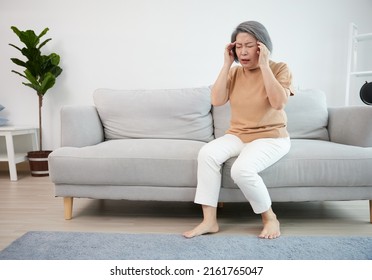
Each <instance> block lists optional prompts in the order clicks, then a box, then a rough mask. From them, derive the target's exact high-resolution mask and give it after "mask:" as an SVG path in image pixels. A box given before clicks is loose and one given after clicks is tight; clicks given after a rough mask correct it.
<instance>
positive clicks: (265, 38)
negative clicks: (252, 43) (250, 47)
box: [231, 21, 273, 62]
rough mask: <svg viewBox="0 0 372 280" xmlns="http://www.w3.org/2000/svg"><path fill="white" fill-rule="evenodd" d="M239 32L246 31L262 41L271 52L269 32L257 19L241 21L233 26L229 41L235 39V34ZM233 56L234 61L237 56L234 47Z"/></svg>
mask: <svg viewBox="0 0 372 280" xmlns="http://www.w3.org/2000/svg"><path fill="white" fill-rule="evenodd" d="M239 33H248V34H250V35H252V36H253V37H255V38H256V39H257V40H258V41H260V42H262V43H263V44H264V45H265V46H266V47H267V49H268V50H269V51H270V53H271V52H272V50H273V44H272V42H271V39H270V35H269V32H267V29H266V28H265V26H263V25H262V24H261V23H259V22H257V21H245V22H242V23H241V24H239V25H238V26H237V27H236V28H235V30H234V32H233V33H232V34H231V43H233V42H235V41H236V36H237V35H238V34H239ZM234 58H235V61H236V62H238V57H237V55H236V53H235V49H234Z"/></svg>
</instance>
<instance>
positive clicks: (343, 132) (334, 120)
mask: <svg viewBox="0 0 372 280" xmlns="http://www.w3.org/2000/svg"><path fill="white" fill-rule="evenodd" d="M328 112H329V119H328V133H329V138H330V140H331V141H332V142H336V143H340V144H346V145H353V146H360V147H372V107H368V106H349V107H334V108H328Z"/></svg>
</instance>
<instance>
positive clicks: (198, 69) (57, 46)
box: [0, 0, 372, 149]
mask: <svg viewBox="0 0 372 280" xmlns="http://www.w3.org/2000/svg"><path fill="white" fill-rule="evenodd" d="M371 11H372V1H371V0H350V1H349V0H309V1H305V0H281V1H279V0H266V1H257V0H254V1H252V0H229V1H225V0H223V1H222V0H178V1H176V0H153V1H151V0H133V1H129V0H79V1H75V0H64V1H51V0H32V1H29V0H24V1H21V0H12V1H6V0H0V38H1V42H0V77H1V82H0V104H3V105H4V106H5V107H6V109H5V110H4V111H3V112H1V115H2V116H4V115H5V116H6V117H7V118H9V119H10V123H11V124H19V125H20V124H31V125H35V126H37V98H36V94H35V93H34V92H33V91H32V90H31V89H29V88H27V87H25V86H23V85H22V84H21V82H22V78H21V77H19V76H17V75H15V74H13V73H11V72H10V71H11V70H12V69H17V66H15V65H13V64H12V62H11V61H10V59H9V58H10V57H19V58H20V56H19V54H18V52H17V51H16V50H15V49H13V48H11V47H10V46H9V45H8V43H14V44H16V45H19V42H18V38H17V37H16V36H15V34H14V33H13V32H12V31H11V29H10V26H12V25H15V26H17V27H18V28H20V29H21V30H25V29H33V30H35V31H36V32H37V33H39V32H40V31H41V30H42V29H43V28H45V27H49V28H50V31H49V32H48V33H47V36H45V38H49V37H51V38H52V39H53V40H52V41H51V42H50V43H48V44H47V45H46V46H45V47H44V50H45V51H48V52H50V51H54V52H56V53H58V54H60V55H61V67H62V68H63V73H62V74H61V76H60V77H59V78H58V79H57V83H56V86H55V87H54V88H53V89H51V90H50V91H49V92H48V93H47V94H46V96H45V103H44V107H43V112H44V125H43V128H44V135H43V136H44V148H48V149H54V148H56V147H58V146H59V145H60V139H59V138H60V133H59V129H60V127H59V110H60V108H61V106H63V105H66V104H92V103H93V101H92V92H93V91H94V89H96V88H99V87H107V88H116V89H135V88H178V87H194V86H202V85H210V84H212V83H213V82H214V80H215V78H216V75H217V74H218V72H219V69H220V66H221V63H222V59H223V50H224V47H225V44H226V43H227V42H228V41H229V39H230V34H231V32H232V30H233V29H234V27H235V26H236V25H237V24H239V23H240V22H242V21H245V20H258V21H260V22H262V23H263V24H264V25H265V26H266V27H267V29H268V30H269V32H270V34H271V36H272V40H273V43H274V52H273V57H272V58H273V60H276V61H285V62H287V63H288V64H289V66H290V68H291V69H292V72H293V75H294V84H295V86H296V87H297V88H302V89H303V88H319V89H322V90H323V91H325V92H326V94H327V98H328V103H329V104H330V105H331V106H339V105H342V104H343V103H344V95H345V78H346V63H347V62H346V60H347V42H348V41H347V40H348V28H349V23H350V22H355V23H356V24H357V25H358V26H359V30H360V32H362V33H366V32H372V16H371ZM18 69H19V68H18ZM19 70H21V69H19ZM356 87H357V88H358V89H359V88H360V85H356ZM358 94H359V93H358V92H357V91H355V92H354V95H353V96H352V97H351V102H352V103H355V104H359V103H360V101H359V100H358V96H357V95H358Z"/></svg>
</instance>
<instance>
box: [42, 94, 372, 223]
mask: <svg viewBox="0 0 372 280" xmlns="http://www.w3.org/2000/svg"><path fill="white" fill-rule="evenodd" d="M93 99H94V105H92V106H88V105H87V106H66V107H63V108H62V110H61V135H62V142H61V147H60V148H57V149H56V150H54V151H53V152H52V153H51V154H50V156H49V169H50V178H51V180H52V182H53V183H54V184H55V195H56V196H57V197H63V198H64V207H65V219H71V218H72V204H73V198H81V197H83V198H93V199H123V200H154V201H193V199H194V193H195V187H196V184H197V176H196V170H197V155H198V152H199V150H200V148H201V147H202V146H203V145H204V144H205V143H207V142H209V141H211V140H212V139H214V138H216V137H220V136H221V135H223V133H224V131H225V130H226V129H227V127H228V125H229V118H230V108H229V104H226V105H224V106H220V107H211V105H210V88H209V87H200V88H186V89H172V90H120V91H119V90H109V89H98V90H96V91H95V92H94V94H93ZM285 110H286V112H287V116H288V130H289V133H290V135H291V139H292V147H291V150H290V152H289V153H288V154H287V155H286V156H285V157H284V158H283V159H281V160H280V161H279V162H277V163H276V164H274V165H273V166H271V167H269V168H267V169H266V170H265V171H263V172H262V173H261V175H262V177H263V179H264V181H265V182H266V184H267V186H268V188H269V192H270V195H271V198H272V200H273V201H274V202H296V201H326V200H333V201H337V200H369V206H370V209H371V207H372V204H371V203H372V107H368V106H351V107H337V108H328V107H327V104H326V98H325V94H324V93H323V92H321V91H319V90H302V91H298V92H297V93H296V95H295V96H293V97H290V98H289V102H288V104H287V106H286V109H285ZM234 160H235V158H231V159H230V160H228V161H227V162H226V163H225V164H224V165H223V168H222V171H221V172H222V175H223V176H222V189H221V193H220V201H221V202H243V201H246V200H245V198H244V196H243V195H242V193H241V191H240V189H239V188H238V187H237V186H236V185H235V184H234V182H233V181H232V179H231V177H230V168H231V165H232V163H233V162H234ZM370 222H371V223H372V212H371V211H370Z"/></svg>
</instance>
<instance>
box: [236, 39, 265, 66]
mask: <svg viewBox="0 0 372 280" xmlns="http://www.w3.org/2000/svg"><path fill="white" fill-rule="evenodd" d="M235 42H236V44H235V52H236V55H237V57H238V59H239V62H240V64H241V65H242V66H243V67H244V68H247V69H255V68H257V67H258V51H259V49H258V46H257V39H256V38H255V37H254V36H252V35H251V34H248V33H239V34H238V35H237V36H236V41H235Z"/></svg>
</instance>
